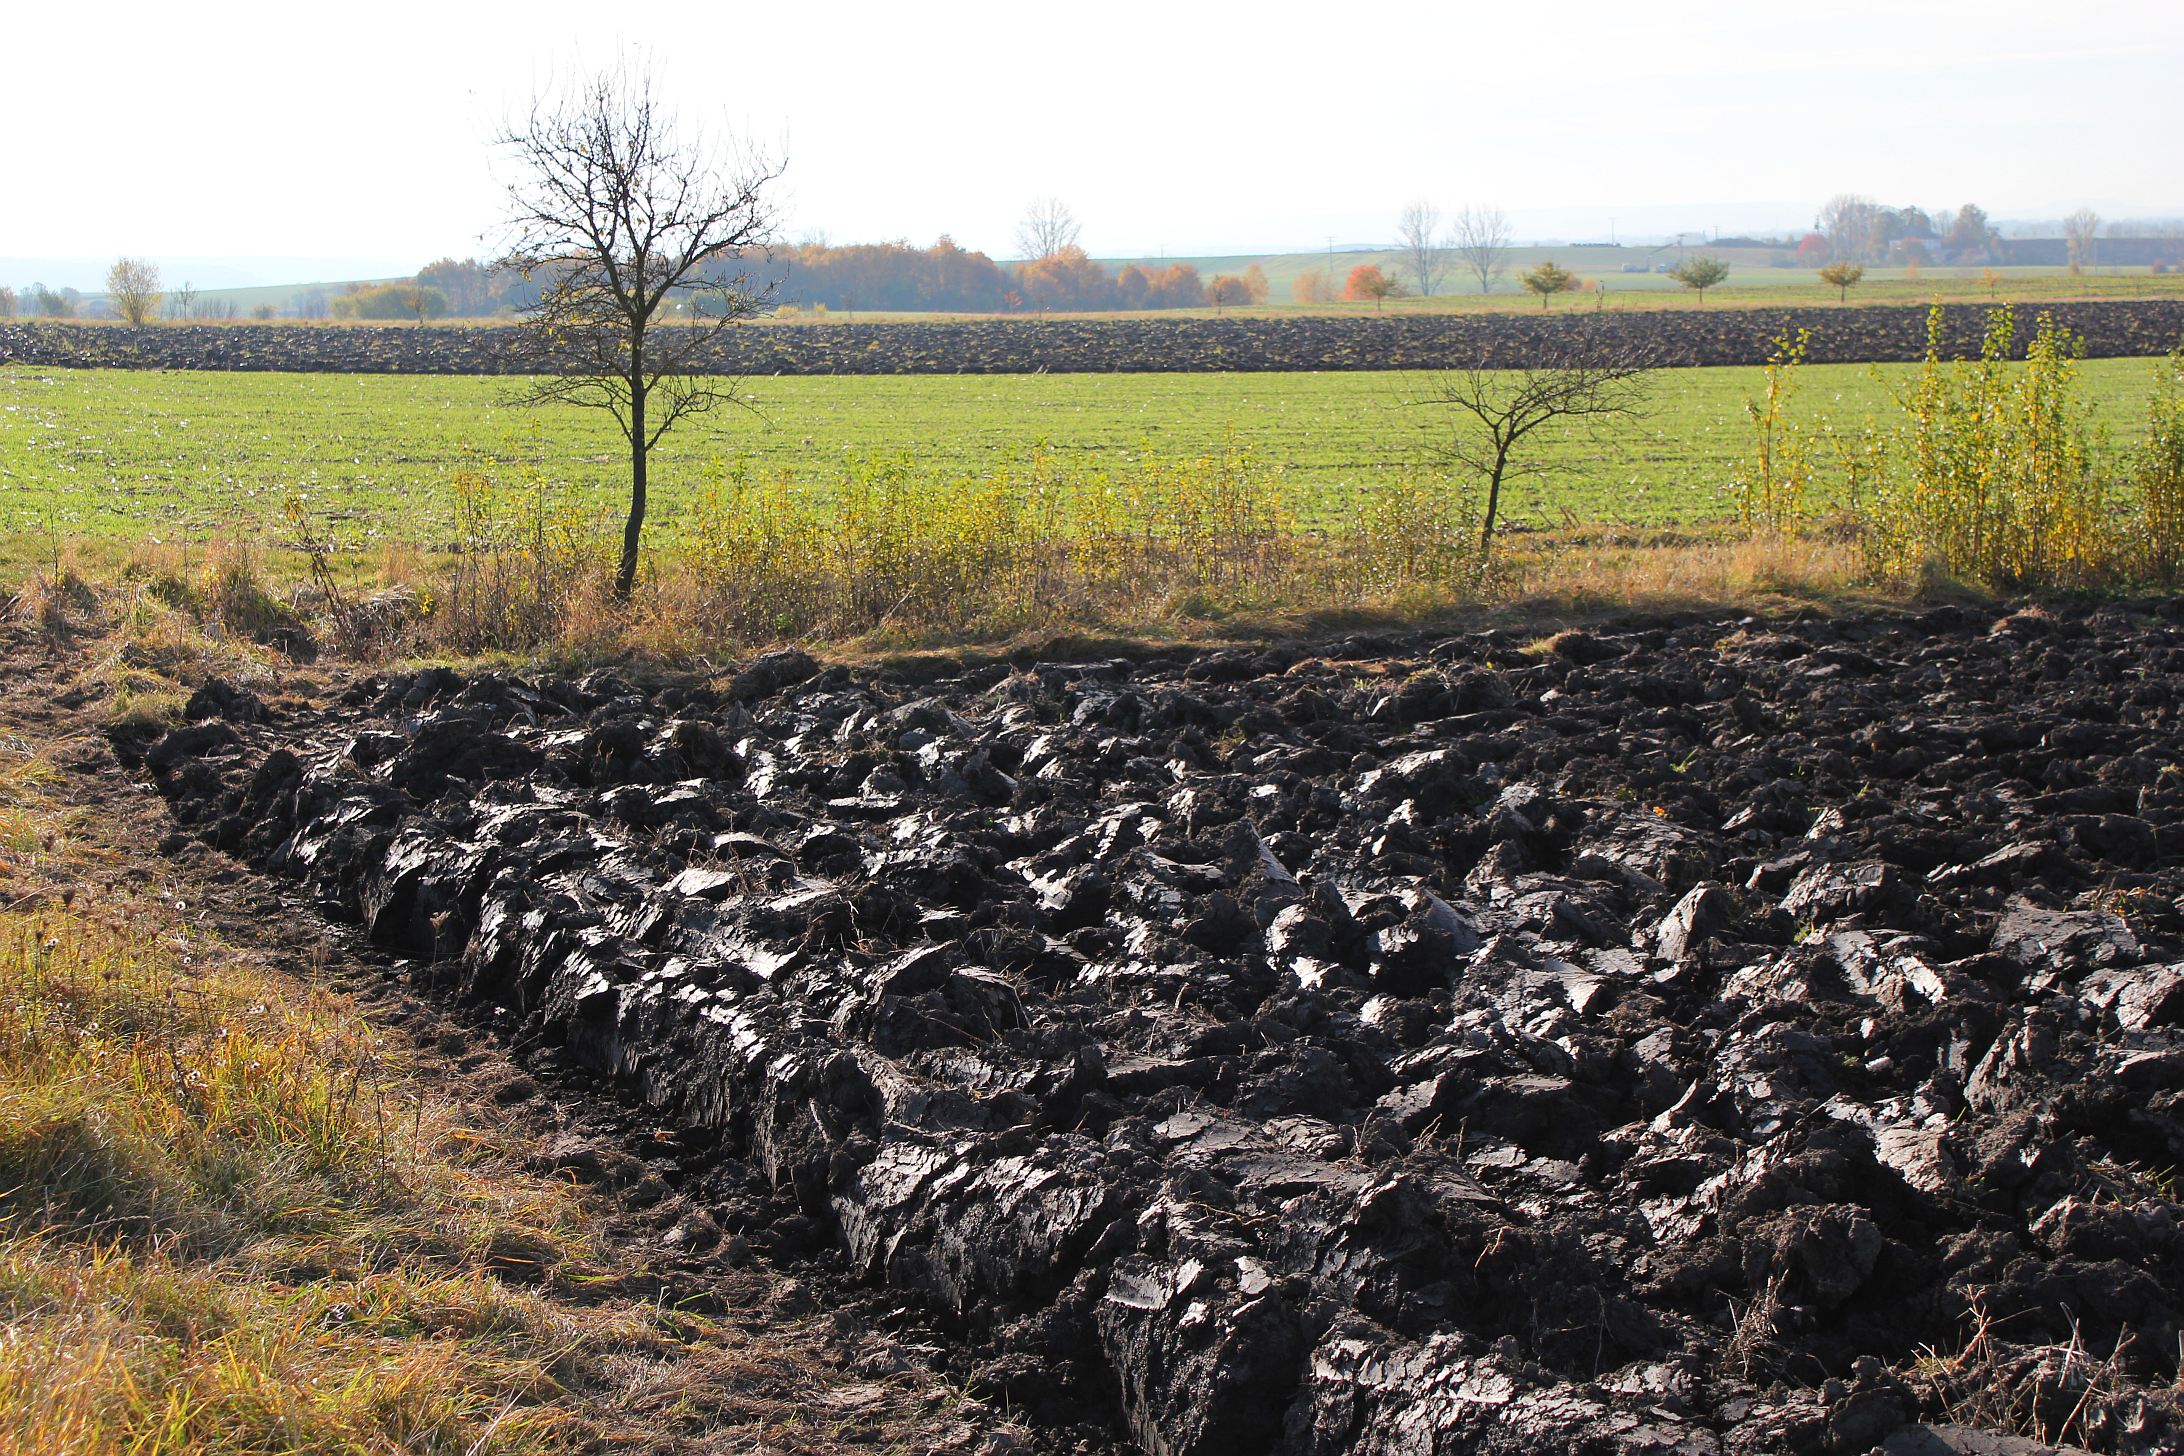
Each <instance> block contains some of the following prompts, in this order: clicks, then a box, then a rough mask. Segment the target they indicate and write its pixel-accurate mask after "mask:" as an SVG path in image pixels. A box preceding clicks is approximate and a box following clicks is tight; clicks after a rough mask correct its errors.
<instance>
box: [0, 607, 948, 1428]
mask: <svg viewBox="0 0 2184 1456" xmlns="http://www.w3.org/2000/svg"><path fill="white" fill-rule="evenodd" d="M99 606H100V599H99V598H98V597H97V595H96V594H95V593H94V594H81V595H79V596H78V597H77V598H76V599H75V600H74V601H73V603H71V602H68V601H60V600H56V601H53V602H49V603H48V604H47V607H48V616H47V621H46V625H47V626H48V627H51V626H55V625H69V624H73V626H74V627H75V628H76V629H77V630H78V632H79V634H80V635H79V638H78V641H77V643H76V645H75V646H74V647H73V648H72V649H70V650H69V653H68V655H66V656H64V657H60V658H52V657H48V658H46V659H44V669H45V672H46V674H47V675H49V676H52V677H63V678H65V677H67V676H71V675H73V673H72V672H71V669H82V670H84V675H83V676H82V677H81V678H80V679H79V682H80V684H81V685H82V686H85V687H91V688H96V687H98V686H100V684H101V683H105V684H108V685H111V684H113V683H115V682H117V681H119V682H122V683H124V684H125V685H126V684H128V683H135V684H137V687H136V692H137V694H138V697H139V699H140V702H139V705H138V707H136V708H134V709H132V708H131V707H130V704H129V701H128V697H127V693H126V691H115V690H112V689H111V687H109V691H108V692H106V693H105V694H104V695H103V696H104V697H105V701H106V704H107V707H106V711H108V712H123V713H126V712H132V711H146V710H145V709H144V708H143V707H142V704H141V699H142V698H143V697H144V696H145V695H146V694H148V693H150V692H152V691H153V689H152V688H149V687H147V686H144V684H146V683H152V682H158V683H163V684H165V687H164V689H161V691H164V692H165V693H166V694H167V695H168V696H170V697H171V696H172V695H173V693H174V692H175V691H176V690H177V689H178V687H179V685H178V684H176V683H174V682H173V681H172V680H171V679H167V678H165V677H164V676H163V675H160V674H157V673H155V672H153V671H152V670H151V669H150V668H148V667H144V666H130V665H129V661H130V660H131V659H138V660H144V659H143V658H142V653H143V651H144V649H143V648H142V646H141V643H140V642H138V641H135V640H132V639H130V638H129V637H128V635H127V634H126V633H116V634H115V635H112V636H94V635H91V634H90V633H89V630H88V629H89V628H90V627H91V625H92V610H91V609H95V608H98V607H99ZM108 625H109V626H110V625H111V622H110V621H109V623H108ZM27 636H28V634H26V633H24V632H23V631H22V630H21V629H19V628H18V629H13V630H11V631H10V632H9V633H8V637H9V640H10V642H11V644H12V645H15V646H17V647H18V648H20V647H21V646H22V644H23V642H24V641H25V639H26V638H27ZM185 646H186V644H184V643H182V642H181V641H180V639H179V638H178V639H177V640H176V641H175V642H174V643H171V644H170V645H169V648H168V649H167V650H168V651H170V653H171V652H179V651H181V650H183V649H184V647H185ZM238 654H240V657H242V658H247V657H249V656H250V653H249V652H248V650H247V649H243V648H237V647H234V646H232V645H222V644H219V643H205V644H203V648H202V653H201V654H200V655H199V657H198V658H197V659H196V666H197V667H198V668H202V667H203V666H204V665H207V664H214V663H218V664H224V665H226V666H229V667H236V666H238V665H240V666H242V667H244V668H248V667H249V665H250V664H249V663H248V662H247V661H241V660H240V658H238V657H237V655H238ZM231 659H232V660H231ZM168 665H169V666H174V665H176V663H175V660H173V659H172V658H170V660H169V663H168ZM25 670H26V667H25V664H24V662H23V661H21V660H18V661H15V662H13V663H11V664H10V666H9V671H10V672H11V673H12V672H22V671H25ZM263 670H264V667H263V663H262V661H261V663H260V671H261V672H262V671H263ZM101 674H104V676H103V677H101V676H100V675H101ZM31 696H32V695H30V694H22V695H20V696H18V697H16V698H15V699H13V700H12V701H11V705H10V706H9V707H8V708H7V709H6V716H7V718H8V721H7V722H6V723H4V724H0V1453H5V1456H16V1453H22V1456H32V1453H36V1456H77V1453H81V1456H93V1453H119V1452H128V1453H133V1456H150V1453H179V1452H191V1453H214V1456H225V1453H275V1452H281V1453H289V1452H310V1453H329V1456H331V1453H367V1452H369V1453H382V1452H446V1453H488V1452H510V1453H515V1452H541V1451H589V1450H607V1449H613V1450H617V1451H653V1452H667V1451H677V1452H681V1451H699V1450H705V1451H711V1450H749V1449H753V1448H757V1447H763V1448H766V1449H777V1450H787V1451H806V1450H822V1449H825V1450H833V1449H840V1448H841V1447H842V1446H843V1445H874V1446H882V1447H884V1446H888V1445H891V1444H893V1443H895V1442H896V1441H898V1440H907V1439H909V1438H910V1437H911V1435H913V1434H917V1435H919V1436H920V1438H921V1439H922V1436H923V1434H924V1432H923V1429H922V1428H923V1426H924V1425H926V1424H929V1423H930V1420H931V1419H932V1418H933V1417H932V1412H933V1410H934V1407H933V1405H932V1403H931V1402H930V1401H929V1400H928V1399H927V1398H926V1395H925V1394H923V1393H921V1392H920V1391H918V1390H915V1389H912V1388H911V1386H912V1383H911V1382H909V1381H907V1380H891V1381H889V1382H887V1383H885V1384H882V1385H875V1384H872V1383H870V1382H866V1383H862V1384H857V1383H852V1382H851V1380H850V1377H849V1376H848V1375H847V1374H846V1373H844V1372H841V1371H837V1370H831V1369H828V1368H827V1367H826V1365H825V1363H824V1361H823V1359H822V1358H821V1354H820V1352H819V1351H818V1348H817V1344H816V1342H815V1341H814V1340H811V1339H807V1338H805V1337H804V1336H803V1335H800V1334H797V1333H796V1332H795V1329H794V1328H790V1327H785V1326H783V1325H781V1324H780V1323H779V1322H773V1323H769V1322H768V1319H767V1317H766V1312H765V1310H764V1309H763V1307H754V1308H752V1309H751V1310H750V1311H749V1312H748V1314H749V1317H748V1318H746V1317H745V1315H743V1314H738V1313H735V1312H732V1311H731V1312H727V1313H724V1312H723V1310H724V1308H726V1305H725V1304H724V1301H723V1298H722V1297H721V1296H720V1294H719V1292H718V1291H717V1290H716V1291H714V1292H712V1293H708V1294H707V1296H706V1298H705V1299H704V1300H703V1301H701V1302H700V1303H698V1304H692V1303H691V1302H690V1301H689V1300H688V1299H686V1298H685V1297H684V1296H683V1295H682V1294H680V1293H676V1292H674V1291H676V1290H684V1289H687V1288H688V1287H690V1286H691V1284H692V1283H693V1280H692V1279H691V1278H689V1277H687V1276H685V1277H682V1278H680V1279H679V1280H678V1279H677V1278H673V1277H670V1276H669V1275H667V1274H665V1273H663V1272H661V1271H658V1270H655V1269H654V1268H653V1267H652V1265H651V1263H650V1259H651V1255H649V1254H647V1253H646V1252H645V1250H646V1249H648V1248H651V1247H652V1246H651V1245H649V1244H644V1243H632V1242H630V1241H629V1240H628V1239H626V1238H624V1237H623V1236H622V1235H621V1234H618V1233H611V1232H610V1231H609V1228H608V1220H609V1219H611V1218H614V1217H616V1216H618V1215H617V1213H616V1210H615V1209H613V1208H611V1207H608V1206H605V1205H604V1204H603V1203H602V1202H601V1201H600V1200H598V1199H595V1198H594V1197H593V1195H590V1194H587V1193H584V1192H582V1191H580V1190H577V1189H575V1188H574V1187H572V1186H570V1185H568V1184H566V1183H563V1182H559V1181H556V1180H553V1179H549V1178H544V1177H539V1176H534V1175H532V1174H530V1173H527V1172H525V1171H524V1170H523V1165H522V1154H523V1153H524V1152H525V1151H527V1149H526V1148H525V1147H523V1146H522V1145H521V1143H520V1142H519V1140H518V1139H519V1136H520V1135H519V1133H518V1132H516V1131H514V1130H512V1128H511V1122H512V1119H511V1118H510V1117H509V1116H508V1115H507V1114H505V1113H502V1112H500V1111H499V1110H498V1109H496V1108H493V1107H491V1106H490V1105H486V1104H484V1102H483V1100H482V1097H480V1096H479V1094H477V1093H476V1092H475V1090H474V1089H472V1090H466V1089H465V1086H464V1085H462V1084H459V1083H458V1084H451V1083H450V1082H449V1080H448V1077H449V1073H448V1069H447V1067H446V1066H445V1065H444V1064H443V1063H444V1059H443V1058H438V1057H436V1056H428V1055H427V1054H423V1053H420V1052H417V1051H415V1050H413V1049H412V1047H411V1043H410V1041H409V1039H408V1038H407V1037H405V1036H402V1035H400V1034H395V1035H392V1036H389V1035H386V1034H383V1033H382V1032H381V1031H379V1030H378V1029H376V1028H375V1026H374V1025H373V1024H372V1023H371V1022H370V1021H369V1020H368V1019H367V1018H366V1016H365V1015H364V1014H363V1013H362V1012H361V1011H360V1010H359V1008H358V1007H357V1006H356V1005H355V1004H354V1003H352V1002H351V1001H349V1000H348V999H347V998H345V997H344V996H342V995H340V994H337V992H336V991H334V990H333V989H331V988H330V985H329V984H328V982H327V980H326V978H325V977H323V976H322V975H320V974H318V973H317V972H316V971H315V969H314V968H313V967H312V966H310V965H300V966H299V965H296V964H293V963H292V961H289V962H286V963H284V961H283V955H284V954H292V953H284V952H280V951H278V950H277V949H276V948H272V947H268V946H257V947H253V946H248V945H241V944H237V943H232V942H231V941H229V940H225V939H223V938H222V936H221V934H220V933H219V932H218V930H217V929H215V928H212V927H213V926H214V925H216V924H217V923H218V922H217V921H213V922H208V920H207V919H206V917H205V916H204V914H203V913H202V909H201V905H200V903H199V902H200V900H201V898H202V897H205V896H207V895H208V894H218V893H220V891H219V890H217V889H216V888H213V887H211V886H208V885H206V884H204V883H202V882H193V881H192V880H191V879H190V878H188V876H187V875H185V874H183V873H181V872H179V871H177V870H173V869H169V868H164V867H162V866H161V864H160V862H159V861H158V860H157V859H156V857H154V855H153V854H152V851H151V850H150V847H149V845H148V844H141V843H136V842H134V841H132V839H131V838H130V837H129V834H128V833H127V832H125V829H117V825H122V824H123V823H124V821H125V820H126V818H127V816H126V814H122V813H119V812H117V811H116V810H115V808H114V807H113V806H111V805H107V804H102V803H98V802H87V801H85V800H84V799H83V798H82V797H81V792H82V791H81V789H80V787H79V786H78V785H77V784H75V783H73V782H72V778H74V777H75V776H72V775H71V774H69V773H67V772H64V771H63V770H61V769H59V768H56V767H55V764H56V762H62V761H67V760H68V759H69V758H71V757H77V756H80V755H81V753H82V752H83V750H84V749H85V747H86V746H87V745H85V744H84V743H83V742H81V741H80V740H82V739H83V738H85V737H88V736H89V735H90V733H91V732H93V731H94V730H95V727H96V724H97V721H98V719H97V717H96V710H95V709H87V710H86V711H85V713H84V714H79V715H77V716H74V717H66V718H64V719H60V720H56V719H55V718H53V717H51V716H44V717H26V716H25V715H24V714H23V713H22V711H21V710H22V709H23V708H24V707H25V706H26V704H27V702H28V700H29V699H30V697H31ZM39 696H41V697H42V696H43V695H39ZM151 711H153V712H154V715H155V716H156V712H157V710H151ZM139 812H150V811H149V810H145V809H141V808H140V810H139ZM155 827H156V826H155ZM140 837H141V826H140ZM535 1150H536V1149H535V1147H534V1148H532V1149H528V1151H535ZM723 1278H727V1279H736V1278H741V1279H742V1280H743V1281H744V1282H743V1283H742V1284H740V1285H735V1286H733V1288H734V1289H735V1290H739V1291H740V1292H741V1294H742V1295H743V1296H744V1297H747V1298H750V1299H752V1300H754V1301H757V1300H760V1299H762V1297H763V1293H764V1290H765V1289H766V1288H767V1287H768V1286H767V1284H766V1282H765V1281H764V1279H763V1278H762V1277H761V1276H758V1275H755V1274H750V1275H742V1276H735V1275H724V1276H723ZM706 1287H707V1288H708V1289H711V1288H712V1286H706ZM722 1287H723V1288H727V1287H728V1286H722ZM701 1310H704V1311H708V1312H700V1311H701ZM784 1328H788V1329H789V1332H788V1333H786V1334H785V1333H784V1332H783V1331H784ZM844 1389H846V1390H848V1391H849V1392H850V1395H849V1396H848V1397H846V1398H845V1397H843V1396H842V1391H843V1390H844ZM943 1393H944V1394H945V1392H943ZM822 1417H823V1418H822Z"/></svg>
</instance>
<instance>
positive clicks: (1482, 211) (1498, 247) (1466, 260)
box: [1450, 203, 1509, 293]
mask: <svg viewBox="0 0 2184 1456" xmlns="http://www.w3.org/2000/svg"><path fill="white" fill-rule="evenodd" d="M1450 236H1451V237H1452V238H1453V239H1454V240H1455V245H1456V256H1457V257H1458V258H1459V259H1461V260H1462V262H1463V265H1464V270H1465V271H1466V272H1468V273H1470V274H1471V275H1472V276H1473V277H1475V278H1477V279H1478V280H1479V292H1481V293H1491V292H1493V291H1494V282H1495V280H1496V279H1498V278H1500V277H1501V276H1502V273H1503V272H1504V271H1505V270H1506V269H1507V268H1508V267H1509V219H1508V218H1507V217H1505V216H1504V215H1503V214H1502V210H1501V209H1500V208H1498V207H1474V206H1471V205H1470V204H1469V203H1466V204H1465V205H1464V206H1463V207H1461V208H1458V209H1457V212H1456V217H1455V220H1454V222H1453V223H1452V224H1451V232H1450Z"/></svg>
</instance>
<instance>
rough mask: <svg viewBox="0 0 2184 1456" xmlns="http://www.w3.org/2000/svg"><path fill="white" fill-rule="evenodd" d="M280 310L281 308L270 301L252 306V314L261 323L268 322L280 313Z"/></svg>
mask: <svg viewBox="0 0 2184 1456" xmlns="http://www.w3.org/2000/svg"><path fill="white" fill-rule="evenodd" d="M279 312H280V310H279V309H277V308H275V307H274V306H273V305H272V304H270V303H258V304H252V305H251V308H250V316H251V317H252V318H254V319H256V320H257V321H258V322H259V323H264V322H266V321H267V320H269V319H271V318H273V317H274V316H276V315H277V314H279Z"/></svg>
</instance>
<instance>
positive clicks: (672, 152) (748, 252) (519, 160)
mask: <svg viewBox="0 0 2184 1456" xmlns="http://www.w3.org/2000/svg"><path fill="white" fill-rule="evenodd" d="M495 141H496V143H497V144H498V145H499V146H500V147H501V148H502V149H503V150H504V151H505V152H506V153H508V154H509V155H510V156H511V157H512V158H513V159H514V161H515V164H516V168H515V171H516V175H515V177H514V178H513V179H512V180H511V181H510V183H509V185H508V198H509V203H510V216H509V218H508V223H507V246H506V252H505V255H504V256H503V257H502V258H501V259H500V260H499V262H498V264H497V265H496V266H498V267H501V268H506V269H511V270H514V271H516V272H518V273H520V274H521V275H522V276H523V277H524V278H526V279H535V280H537V281H538V282H539V284H540V289H539V298H538V301H537V303H535V304H534V305H532V306H531V307H530V308H529V309H527V310H526V311H525V313H524V318H523V332H522V338H523V346H524V348H525V350H526V362H527V363H528V364H529V366H530V368H531V370H532V371H533V374H534V377H533V379H532V381H531V383H530V384H529V386H528V387H527V388H526V389H525V390H524V391H523V393H522V395H521V396H520V397H521V399H522V400H523V401H524V402H526V403H534V404H567V405H575V406H579V407H583V408H589V409H603V410H605V411H607V412H608V413H609V414H611V415H612V416H613V418H614V420H615V423H616V424H617V425H618V426H619V427H620V428H621V431H622V436H623V438H624V439H625V440H626V441H627V442H628V443H629V447H630V514H629V521H628V525H627V527H626V529H625V530H624V533H623V552H622V563H621V569H620V571H619V573H618V574H617V576H616V589H617V590H618V591H620V592H622V593H624V594H625V595H626V594H627V593H628V591H629V589H630V586H631V585H632V583H633V582H634V581H635V578H636V570H637V549H638V543H639V539H640V533H641V532H642V529H643V525H644V516H645V496H646V485H647V479H646V466H647V459H648V457H649V455H650V452H651V450H652V447H653V446H654V445H656V444H658V443H659V441H660V439H661V437H662V436H663V435H665V434H666V432H667V431H668V430H669V429H670V428H671V427H673V425H674V424H675V423H676V422H677V421H679V420H681V419H684V418H686V417H687V416H690V415H695V414H702V413H704V412H706V411H707V410H709V409H712V408H714V407H716V406H718V405H721V404H732V403H736V402H737V401H738V393H737V384H738V381H736V380H734V379H732V378H723V377H721V376H719V375H718V374H717V372H716V371H717V370H718V368H719V361H720V359H721V357H722V351H721V349H720V347H719V345H720V342H721V336H722V335H723V334H724V333H725V332H726V331H727V330H729V329H731V328H734V327H735V326H736V325H738V324H740V323H743V322H744V321H746V320H748V319H751V318H753V317H755V316H757V315H759V314H761V313H763V312H765V311H766V308H767V307H768V295H769V293H770V291H771V285H770V284H767V283H762V282H758V281H756V280H757V278H758V277H760V276H762V273H763V270H764V264H765V263H766V262H767V261H768V260H769V259H770V256H771V255H770V252H769V249H770V247H771V245H772V242H773V238H774V233H775V226H776V218H775V214H774V210H773V208H772V206H771V205H770V204H769V202H768V200H767V197H766V191H767V188H768V187H769V185H770V184H772V183H773V182H775V181H776V180H778V179H779V178H780V176H781V174H782V169H783V166H784V163H783V162H781V161H779V160H777V159H773V158H768V157H764V156H761V155H759V154H757V153H753V152H746V151H743V150H741V149H739V148H737V147H736V146H735V145H734V144H733V143H732V142H730V143H723V144H715V143H714V142H712V141H711V140H710V139H708V138H707V137H706V136H705V135H704V134H703V133H702V132H701V131H699V130H697V129H696V128H694V127H691V126H688V125H686V124H684V123H682V122H681V121H680V120H679V118H677V117H676V116H675V115H674V113H672V112H671V111H670V110H668V109H667V108H666V106H665V105H664V104H663V103H662V101H661V100H660V98H659V96H658V93H657V83H656V80H655V78H654V76H653V74H652V72H651V71H650V70H649V69H648V68H646V67H643V66H638V65H632V64H631V63H630V62H628V61H626V60H625V61H623V62H621V63H619V64H617V65H615V66H613V67H611V68H609V69H607V70H604V71H601V72H599V73H597V74H595V75H591V76H587V77H581V78H579V79H577V80H576V81H574V82H573V83H571V84H570V85H568V86H566V87H565V88H563V89H562V90H561V92H560V93H559V94H557V95H554V96H550V97H541V98H538V99H535V100H534V101H533V103H532V105H531V108H530V110H529V112H528V114H527V115H526V117H525V118H524V120H523V121H522V122H521V123H520V124H512V125H510V126H508V127H506V128H504V129H503V130H502V132H501V133H500V135H499V136H498V137H496V138H495Z"/></svg>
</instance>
